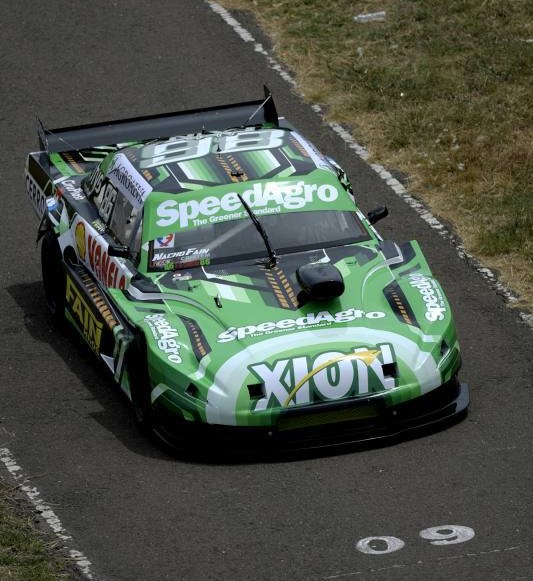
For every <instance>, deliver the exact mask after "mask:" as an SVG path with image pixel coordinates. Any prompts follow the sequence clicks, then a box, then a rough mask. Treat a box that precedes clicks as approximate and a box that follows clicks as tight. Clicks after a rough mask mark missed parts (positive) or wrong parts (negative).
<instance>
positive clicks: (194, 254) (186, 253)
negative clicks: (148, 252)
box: [152, 248, 209, 262]
mask: <svg viewBox="0 0 533 581" xmlns="http://www.w3.org/2000/svg"><path fill="white" fill-rule="evenodd" d="M208 254H209V250H208V249H207V248H187V249H186V250H174V251H172V252H154V255H153V257H152V260H153V261H154V262H155V261H159V260H172V259H175V258H187V257H190V258H191V260H197V259H198V258H199V257H200V256H206V255H208Z"/></svg>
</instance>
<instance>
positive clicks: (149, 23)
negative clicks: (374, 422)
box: [0, 0, 533, 581]
mask: <svg viewBox="0 0 533 581" xmlns="http://www.w3.org/2000/svg"><path fill="white" fill-rule="evenodd" d="M238 16H239V18H240V16H241V15H238ZM0 23H1V27H2V28H1V30H2V35H1V38H0V43H1V51H0V63H1V72H0V75H1V76H0V79H1V80H0V91H1V102H0V120H1V128H2V131H1V132H0V142H1V155H2V165H1V166H0V190H1V191H0V196H1V210H2V211H1V216H0V220H1V230H0V231H1V236H2V238H1V240H2V252H1V257H0V260H1V273H2V293H1V295H0V309H1V316H2V318H1V321H2V326H1V333H0V347H1V356H2V360H1V363H2V366H1V383H0V396H1V399H0V446H6V447H8V448H9V449H10V450H11V451H12V453H13V454H14V456H15V457H16V459H17V461H18V463H19V464H20V465H21V467H22V468H23V470H24V471H25V473H26V474H28V475H30V476H32V477H33V478H32V479H31V482H32V484H34V485H35V486H37V487H38V489H39V490H40V492H41V494H42V496H43V497H44V498H45V499H46V500H47V501H48V502H49V503H50V505H51V506H52V507H53V509H54V511H55V513H56V514H57V515H58V516H59V518H60V519H61V522H62V523H63V525H64V526H65V528H66V529H67V530H68V531H69V533H70V534H71V535H72V536H73V539H74V542H75V544H76V547H77V548H78V549H79V550H81V551H83V553H84V554H85V555H86V556H87V557H88V559H89V560H90V561H91V562H92V569H91V570H92V572H93V574H94V576H95V577H96V578H97V579H106V580H108V581H136V580H143V581H144V580H146V581H160V580H167V579H168V580H196V579H201V580H207V579H216V580H225V579H231V580H235V581H241V580H249V579H254V580H257V581H259V580H274V579H276V580H303V579H313V580H315V579H316V580H325V579H341V580H342V579H345V578H346V579H351V578H356V579H365V580H366V579H369V580H371V581H381V580H385V579H386V580H388V581H389V580H397V579H398V580H400V579H402V580H405V579H409V580H415V581H416V580H422V579H424V580H426V579H437V580H440V579H442V580H444V579H446V580H447V579H458V580H463V579H464V580H466V579H468V580H476V581H477V580H483V581H486V580H502V581H503V580H506V581H511V580H519V579H522V580H526V579H532V578H533V573H532V570H533V562H532V557H531V554H532V550H533V543H532V539H533V537H532V509H531V499H532V488H533V487H532V479H531V472H532V471H531V459H532V441H533V427H532V422H531V409H532V398H531V395H532V392H533V390H532V383H533V380H532V377H533V369H532V355H533V353H532V346H531V331H530V329H529V328H528V327H526V326H525V325H524V324H522V323H520V322H519V321H518V319H517V316H516V315H515V314H513V313H512V312H511V311H510V310H509V309H507V308H506V307H505V306H504V304H503V303H502V301H501V300H500V298H499V297H498V296H496V294H495V293H494V292H493V291H492V290H491V289H489V287H488V285H487V284H486V283H485V282H484V281H483V280H482V279H481V277H480V276H479V275H478V274H477V273H476V272H474V271H473V270H472V269H471V268H470V267H469V266H468V265H467V264H466V263H465V262H463V261H462V260H460V259H459V258H458V256H457V254H456V252H455V250H454V249H453V248H452V246H451V244H450V243H449V242H447V241H446V240H443V239H442V238H441V237H440V236H439V235H438V234H437V233H436V232H435V231H434V230H432V229H431V228H430V227H429V226H427V225H426V224H425V223H423V222H422V221H421V220H420V219H419V218H418V217H417V216H416V214H415V213H414V212H413V211H412V210H411V209H409V208H408V206H407V205H406V204H405V203H404V202H402V201H401V200H399V199H398V198H397V197H396V196H395V195H394V194H393V193H392V192H391V191H389V190H388V189H387V187H386V185H385V184H384V182H383V181H382V180H380V179H379V178H378V177H377V175H376V174H375V173H374V172H373V171H371V170H370V169H369V168H368V167H367V166H366V165H365V164H364V163H363V162H362V161H361V160H359V159H358V158H357V157H356V156H355V155H354V154H353V152H351V151H350V150H349V149H348V148H347V147H346V146H345V144H344V143H343V142H342V141H341V139H340V138H339V137H338V136H337V135H335V134H334V133H333V132H332V131H331V130H330V129H329V128H327V127H326V126H324V125H321V123H320V120H319V118H318V117H317V115H316V114H315V113H314V112H313V111H312V110H311V109H310V107H309V106H307V105H305V104H303V103H302V102H301V100H300V99H299V98H297V97H296V96H294V95H293V94H291V92H290V90H289V88H288V85H287V84H286V83H285V81H283V80H282V79H281V77H280V76H279V75H278V73H276V72H275V71H273V70H272V69H270V68H269V67H268V65H267V62H266V60H265V58H264V56H262V55H261V54H259V53H257V52H255V51H254V49H253V45H252V44H250V43H244V42H243V41H242V39H241V38H239V37H238V36H237V35H236V34H235V32H234V31H233V30H232V29H231V28H230V27H229V26H228V25H227V24H226V23H225V22H224V21H223V20H222V19H221V18H220V16H219V15H217V14H215V13H214V12H213V11H212V10H211V9H210V7H209V6H208V5H207V4H206V3H204V2H203V1H200V0H179V1H170V0H168V1H166V2H164V1H161V2H159V1H156V2H140V1H137V0H135V1H128V2H125V1H124V2H116V1H115V2H102V1H97V2H67V1H63V2H59V1H57V2H50V3H48V2H46V3H45V2H31V1H29V0H26V1H21V2H16V3H15V2H5V1H4V2H2V3H0ZM243 24H245V26H246V27H248V28H250V29H251V30H252V31H253V34H254V35H257V37H259V33H258V32H257V30H256V29H255V28H254V25H253V22H249V21H248V20H247V19H244V20H243ZM333 33H334V31H332V34H333ZM263 83H266V84H267V85H268V86H269V87H270V88H271V90H272V91H273V93H274V95H275V98H276V102H277V105H278V110H279V111H281V112H282V113H284V114H285V115H286V116H287V117H288V118H289V119H291V121H292V122H293V123H294V124H295V125H296V126H297V127H298V128H299V129H300V130H301V131H302V132H303V133H304V134H305V135H307V136H308V137H309V138H310V139H312V140H314V142H315V143H316V144H317V145H318V146H319V147H320V149H321V150H322V151H324V152H325V153H328V154H329V155H331V156H333V157H335V158H336V159H337V160H338V161H339V162H340V163H341V164H342V165H343V166H344V167H345V168H346V170H347V171H348V174H349V175H350V176H351V177H352V181H353V182H354V183H355V189H356V191H357V195H358V198H359V200H360V204H361V206H362V208H363V209H364V210H365V211H368V210H370V209H372V208H373V207H375V206H377V205H379V204H381V203H386V204H387V205H388V206H389V209H390V213H391V217H390V218H388V219H387V220H384V221H383V222H382V223H380V225H379V227H380V231H381V233H382V234H383V235H384V236H386V237H389V238H393V239H397V240H400V241H404V240H409V239H413V238H414V239H417V240H419V241H420V243H421V245H422V247H423V249H424V251H425V253H426V255H427V256H428V259H429V263H430V264H431V266H432V268H433V270H434V272H435V274H436V275H437V276H438V278H439V279H440V280H441V282H442V284H443V286H444V288H445V289H446V291H447V293H448V296H449V298H450V301H451V303H452V306H453V308H454V311H455V315H456V320H457V325H458V332H459V336H460V339H461V342H462V349H463V359H464V365H463V370H462V379H463V381H466V382H467V383H468V384H469V385H470V387H471V393H472V406H471V413H470V415H469V417H468V418H467V419H466V420H465V421H463V422H462V423H460V424H458V425H455V426H453V427H451V428H450V429H448V430H444V431H440V432H437V433H433V434H430V435H427V436H425V437H422V438H418V439H413V440H409V441H405V442H402V443H398V444H395V445H391V446H386V447H380V448H375V449H370V450H365V451H350V452H349V453H344V454H327V453H325V454H323V455H320V456H318V457H312V458H306V459H305V458H304V459H293V460H288V461H279V462H275V461H270V462H267V461H257V462H253V461H250V462H247V463H240V464H239V463H233V464H224V463H216V462H211V463H205V462H204V463H203V462H200V461H191V460H183V459H181V460H180V459H176V458H171V457H169V456H167V455H165V454H164V453H163V452H162V451H159V450H158V449H157V448H155V447H154V446H153V445H152V444H151V443H150V442H148V441H146V440H145V439H144V438H143V437H142V436H141V435H139V434H138V432H137V431H136V429H135V426H134V424H133V421H132V419H131V417H130V414H129V410H128V406H127V405H126V401H125V399H124V398H123V397H121V396H120V394H119V393H118V391H117V390H115V389H114V388H113V385H112V384H111V382H110V381H109V380H108V379H107V377H106V376H105V375H104V373H103V372H102V370H101V369H100V367H98V366H96V365H95V364H94V361H93V359H92V357H91V355H90V354H89V353H88V352H87V351H85V350H84V349H83V348H80V346H79V345H78V344H77V343H76V342H75V341H73V340H72V339H70V338H69V337H67V336H65V335H63V334H61V333H58V332H57V331H55V330H53V329H52V327H51V324H50V320H49V318H48V315H47V312H46V308H45V304H44V300H43V295H42V291H41V282H40V280H41V275H40V264H39V251H38V249H37V248H36V245H35V233H36V220H35V219H34V217H33V213H32V210H31V208H30V204H29V203H28V201H27V200H26V198H25V194H24V184H23V179H22V173H23V167H24V162H25V156H26V155H27V153H28V152H29V151H32V150H35V149H37V138H36V132H35V127H34V116H35V114H39V116H40V117H41V118H42V119H43V120H44V121H45V122H46V124H47V125H48V126H50V127H54V126H64V125H74V124H81V123H89V122H96V121H100V120H107V119H113V118H120V117H130V116H135V115H144V114H150V113H159V112H165V111H175V110H180V109H187V108H196V107H200V106H210V105H217V104H225V103H230V102H235V101H242V100H249V99H255V98H258V97H259V96H260V95H261V94H262V85H263ZM0 469H2V467H1V466H0ZM2 476H5V477H7V473H6V474H4V473H2ZM451 525H454V526H461V527H468V529H452V530H451V532H452V533H457V532H460V531H461V530H463V532H464V534H465V535H466V537H465V540H464V542H461V543H455V544H441V545H435V544H432V543H431V539H429V540H428V539H423V538H422V537H421V536H420V532H421V531H424V530H426V529H431V528H432V527H437V528H438V529H439V530H441V533H440V535H442V534H444V533H443V532H442V530H443V529H448V530H450V526H451ZM470 529H471V530H470ZM465 531H466V532H465ZM472 532H473V533H474V536H473V537H472ZM425 534H426V536H428V535H430V536H431V534H432V531H429V533H428V532H426V533H425ZM435 534H437V537H436V538H437V539H438V538H440V537H439V536H438V535H439V533H435V530H433V535H435ZM376 536H377V537H383V536H386V537H395V539H396V540H395V539H388V540H381V541H379V540H374V541H371V542H369V543H368V544H367V545H366V546H368V547H369V548H370V550H373V551H374V552H378V553H379V554H368V553H364V552H362V551H360V550H358V549H357V548H356V544H357V542H358V541H360V540H361V539H365V538H368V537H376ZM468 537H471V538H468ZM454 538H456V537H454ZM398 539H399V540H398ZM433 540H435V539H433ZM401 542H403V543H404V545H403V547H402V548H399V547H401ZM363 545H364V543H363ZM393 548H396V549H398V550H395V551H392V549H393Z"/></svg>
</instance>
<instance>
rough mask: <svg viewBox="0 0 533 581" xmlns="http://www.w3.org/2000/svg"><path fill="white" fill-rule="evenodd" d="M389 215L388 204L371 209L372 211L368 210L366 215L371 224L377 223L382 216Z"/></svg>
mask: <svg viewBox="0 0 533 581" xmlns="http://www.w3.org/2000/svg"><path fill="white" fill-rule="evenodd" d="M388 215H389V210H388V209H387V206H378V207H377V208H374V209H373V210H370V212H368V214H367V215H366V217H367V218H368V221H369V222H370V223H371V224H375V223H376V222H378V221H379V220H381V219H382V218H385V217H386V216H388Z"/></svg>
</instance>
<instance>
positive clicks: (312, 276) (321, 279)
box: [296, 262, 344, 301]
mask: <svg viewBox="0 0 533 581" xmlns="http://www.w3.org/2000/svg"><path fill="white" fill-rule="evenodd" d="M296 278H297V279H298V282H299V283H300V286H301V287H302V290H303V291H304V292H305V293H306V294H308V295H309V296H310V297H311V298H312V299H313V300H315V301H329V300H331V299H336V298H337V297H340V296H341V295H342V293H343V292H344V280H343V278H342V274H341V273H340V272H339V269H338V268H336V267H335V266H333V264H331V263H328V262H311V263H309V264H304V265H302V266H300V267H299V268H298V270H297V271H296Z"/></svg>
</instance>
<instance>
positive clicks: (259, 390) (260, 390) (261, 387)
mask: <svg viewBox="0 0 533 581" xmlns="http://www.w3.org/2000/svg"><path fill="white" fill-rule="evenodd" d="M248 393H249V394H250V399H262V398H264V397H266V391H265V384H264V383H251V384H250V385H248Z"/></svg>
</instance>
